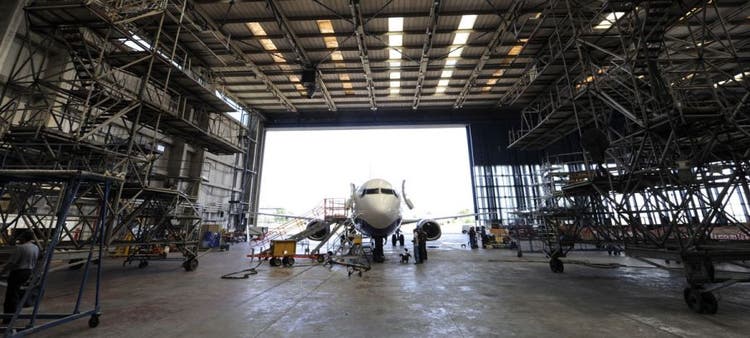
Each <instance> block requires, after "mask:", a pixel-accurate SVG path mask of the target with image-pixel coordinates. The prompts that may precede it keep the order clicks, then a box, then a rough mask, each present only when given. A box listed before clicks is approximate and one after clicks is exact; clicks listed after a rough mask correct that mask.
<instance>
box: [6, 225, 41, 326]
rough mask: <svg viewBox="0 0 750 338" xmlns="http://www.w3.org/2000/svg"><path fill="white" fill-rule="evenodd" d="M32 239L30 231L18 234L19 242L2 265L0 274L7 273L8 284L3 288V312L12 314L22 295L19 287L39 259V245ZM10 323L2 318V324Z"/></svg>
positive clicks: (26, 279) (7, 319)
mask: <svg viewBox="0 0 750 338" xmlns="http://www.w3.org/2000/svg"><path fill="white" fill-rule="evenodd" d="M33 239H34V234H32V233H31V231H28V230H27V231H24V232H22V233H21V234H19V235H18V242H19V244H18V245H16V247H15V251H14V252H13V254H12V255H11V257H10V260H9V261H8V263H7V264H5V266H4V267H3V270H2V272H0V275H5V274H6V273H8V272H10V274H9V275H8V286H7V288H6V289H5V303H4V304H3V312H4V313H5V314H14V313H16V309H17V308H18V306H19V305H21V304H19V303H20V301H21V298H22V297H23V291H22V290H21V287H22V286H23V285H24V283H26V282H27V281H28V280H29V278H30V277H31V274H32V272H33V271H34V267H36V262H37V260H38V259H39V247H38V246H36V244H34V243H32V242H31V241H32V240H33ZM8 323H10V318H5V319H3V324H8Z"/></svg>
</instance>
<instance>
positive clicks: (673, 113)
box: [509, 0, 750, 313]
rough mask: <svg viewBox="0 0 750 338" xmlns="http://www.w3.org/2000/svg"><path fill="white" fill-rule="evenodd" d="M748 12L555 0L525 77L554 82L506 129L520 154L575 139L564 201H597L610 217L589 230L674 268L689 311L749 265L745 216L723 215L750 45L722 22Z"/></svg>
mask: <svg viewBox="0 0 750 338" xmlns="http://www.w3.org/2000/svg"><path fill="white" fill-rule="evenodd" d="M748 14H750V5H748V3H746V2H742V3H736V4H724V5H719V4H718V2H717V1H679V2H675V1H608V2H606V3H604V5H603V6H601V5H599V3H596V2H583V1H572V0H566V1H557V2H555V3H554V5H553V10H551V11H548V12H547V15H546V16H545V18H544V20H545V21H547V22H549V23H554V27H555V28H554V30H555V31H554V33H553V34H552V38H551V39H550V41H549V43H548V51H547V54H544V53H542V54H541V55H548V56H549V57H537V64H536V65H534V67H535V69H536V72H534V74H533V76H538V74H540V73H544V72H550V71H554V70H555V69H558V70H559V71H560V73H561V76H560V77H559V79H558V80H556V81H554V82H553V83H551V84H550V85H549V86H547V89H546V91H545V92H544V93H543V94H541V95H539V96H538V98H537V99H536V100H534V101H533V102H532V103H531V104H530V105H529V106H528V107H526V108H525V109H524V110H523V113H522V127H521V128H520V129H519V130H515V131H512V132H511V133H510V135H509V139H510V146H509V148H511V149H519V150H533V149H544V148H547V147H548V146H550V145H553V144H555V143H556V142H559V141H560V140H563V139H564V138H566V137H571V135H573V137H575V136H577V137H578V138H579V139H580V143H581V147H582V149H583V150H584V153H583V156H582V157H581V158H580V161H581V162H582V163H583V170H581V175H582V179H581V180H579V181H578V182H575V183H571V184H568V185H566V186H565V187H563V189H562V191H563V194H564V196H565V197H566V198H573V199H576V198H587V199H590V200H592V201H593V200H597V203H601V204H602V206H604V207H605V209H606V210H608V212H610V213H611V214H612V217H611V220H612V221H611V224H609V225H607V224H605V226H603V227H601V228H602V229H603V230H605V231H607V232H608V234H609V235H610V236H612V238H618V239H621V241H622V243H623V244H624V246H625V248H626V252H627V253H628V254H629V255H631V256H634V257H639V258H644V259H648V261H650V262H653V259H668V260H676V261H682V262H683V263H684V272H685V276H686V279H687V281H688V284H689V287H688V288H686V289H685V290H684V297H685V301H686V302H687V304H688V306H689V307H690V308H691V309H693V310H695V311H696V312H700V313H715V312H716V311H717V308H718V303H717V301H716V297H715V296H714V295H713V293H712V291H715V290H717V289H720V288H722V287H726V286H728V285H731V284H734V283H737V282H746V281H748V280H750V279H749V278H748V277H747V275H739V276H738V275H736V274H729V273H724V272H723V271H720V269H719V268H717V267H718V266H720V265H722V264H741V261H744V260H747V259H750V241H748V239H749V238H750V228H748V226H747V222H748V220H749V219H748V217H747V211H745V212H744V214H745V215H744V216H745V217H737V216H736V215H732V214H730V213H729V211H728V210H729V209H730V208H729V204H730V202H731V201H733V200H739V201H741V202H740V203H741V204H742V206H743V208H745V209H746V208H747V205H746V204H747V198H748V197H749V196H750V190H749V189H748V184H747V180H748V169H749V168H748V157H749V156H750V152H748V150H747V149H748V143H750V133H749V131H750V130H748V123H747V122H748V118H750V110H749V109H748V106H747V104H746V103H747V99H748V97H750V91H749V90H748V89H750V84H749V83H748V81H747V76H748V75H750V73H748V69H747V63H746V62H744V61H743V60H744V58H746V46H747V45H748V42H750V41H748V39H747V37H746V36H744V35H742V34H740V33H737V32H736V31H733V29H732V26H731V25H730V24H729V22H730V20H733V19H734V18H738V17H743V18H744V17H746V16H747V15H748ZM527 76H532V75H527ZM532 82H533V79H531V80H529V79H526V80H519V82H518V83H517V84H516V85H515V86H516V87H518V88H519V89H518V91H520V93H523V92H524V91H525V90H526V89H528V87H529V85H530V83H532ZM511 102H512V101H511ZM743 218H744V219H743ZM718 234H725V236H718ZM726 234H728V235H726ZM559 256H561V255H552V257H551V261H550V265H551V267H552V268H553V271H555V268H554V266H558V267H561V266H562V263H561V262H560V261H559V258H558V257H559ZM561 271H562V270H561V269H558V271H556V272H561Z"/></svg>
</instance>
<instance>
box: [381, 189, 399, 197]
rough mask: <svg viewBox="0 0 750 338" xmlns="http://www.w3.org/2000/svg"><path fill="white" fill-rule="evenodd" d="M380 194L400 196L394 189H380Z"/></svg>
mask: <svg viewBox="0 0 750 338" xmlns="http://www.w3.org/2000/svg"><path fill="white" fill-rule="evenodd" d="M380 192H381V193H383V194H388V195H393V196H398V195H396V192H395V191H394V190H393V189H380Z"/></svg>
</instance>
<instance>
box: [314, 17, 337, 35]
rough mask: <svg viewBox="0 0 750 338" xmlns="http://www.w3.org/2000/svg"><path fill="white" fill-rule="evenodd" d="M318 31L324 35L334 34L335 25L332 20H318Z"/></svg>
mask: <svg viewBox="0 0 750 338" xmlns="http://www.w3.org/2000/svg"><path fill="white" fill-rule="evenodd" d="M317 23H318V29H319V30H320V32H321V33H323V34H333V23H331V20H318V21H317Z"/></svg>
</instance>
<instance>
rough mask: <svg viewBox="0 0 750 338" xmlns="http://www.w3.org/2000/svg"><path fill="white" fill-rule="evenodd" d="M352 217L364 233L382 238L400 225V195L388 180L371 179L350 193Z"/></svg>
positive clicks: (358, 228)
mask: <svg viewBox="0 0 750 338" xmlns="http://www.w3.org/2000/svg"><path fill="white" fill-rule="evenodd" d="M352 202H353V203H352V216H353V217H352V219H353V221H354V225H355V227H356V228H357V230H359V231H360V232H362V233H363V234H365V235H368V236H370V237H373V238H378V237H379V238H383V237H386V236H388V235H390V234H391V233H393V232H394V231H396V229H397V228H398V227H399V226H400V225H401V219H402V217H401V196H400V195H399V193H398V192H396V190H395V189H393V186H392V185H391V184H390V183H388V181H386V180H383V179H379V178H376V179H371V180H369V181H367V182H365V183H364V184H362V185H361V186H359V187H358V188H357V189H356V190H355V191H354V192H353V193H352Z"/></svg>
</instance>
